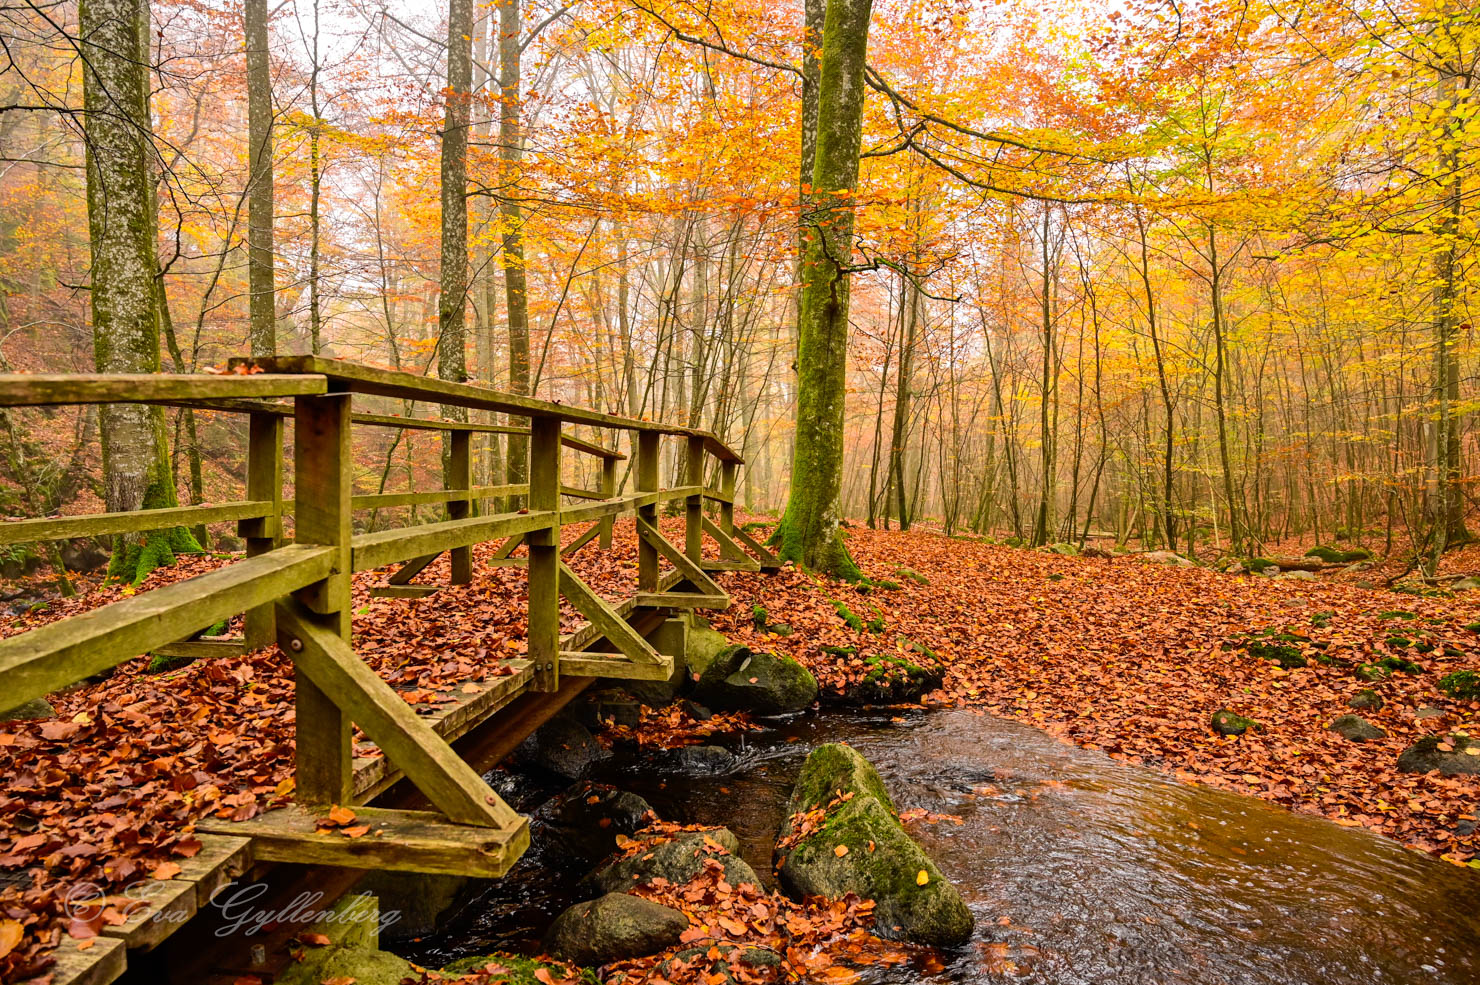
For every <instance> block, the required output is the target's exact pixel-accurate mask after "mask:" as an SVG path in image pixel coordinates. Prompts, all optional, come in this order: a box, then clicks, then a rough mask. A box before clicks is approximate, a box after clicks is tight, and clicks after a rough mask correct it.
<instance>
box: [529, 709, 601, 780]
mask: <svg viewBox="0 0 1480 985" xmlns="http://www.w3.org/2000/svg"><path fill="white" fill-rule="evenodd" d="M610 755H611V753H610V752H608V751H607V750H606V749H604V748H602V745H601V743H599V742H597V741H596V737H595V736H593V735H592V734H591V732H590V730H589V729H587V728H586V727H585V726H584V725H582V724H581V723H580V722H578V721H576V720H575V718H573V717H572V716H570V715H556V716H555V717H554V718H552V719H550V720H549V721H548V722H546V723H545V724H544V725H541V726H540V727H539V728H538V729H537V730H536V731H535V733H534V734H533V735H531V736H530V737H529V738H527V739H525V740H524V742H522V743H521V744H520V746H519V750H518V758H519V760H520V762H522V763H524V764H526V765H529V766H534V767H537V768H539V769H542V770H546V771H548V772H551V773H554V774H555V775H557V776H563V777H565V779H567V780H579V779H580V778H581V777H582V776H583V775H585V773H586V771H587V770H588V769H590V768H591V766H592V764H594V763H598V762H600V761H601V760H603V759H606V758H607V757H609V756H610Z"/></svg>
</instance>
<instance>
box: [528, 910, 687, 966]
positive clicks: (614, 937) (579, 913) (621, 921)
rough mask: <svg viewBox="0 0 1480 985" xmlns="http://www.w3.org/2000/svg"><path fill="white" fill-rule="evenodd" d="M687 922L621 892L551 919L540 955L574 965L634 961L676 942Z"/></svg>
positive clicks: (673, 912)
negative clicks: (542, 953) (545, 952)
mask: <svg viewBox="0 0 1480 985" xmlns="http://www.w3.org/2000/svg"><path fill="white" fill-rule="evenodd" d="M688 927H689V918H688V917H686V916H684V915H683V914H682V913H680V912H679V911H677V910H675V909H673V908H672V907H667V906H663V905H662V904H661V903H654V902H652V901H651V900H645V899H641V898H639V897H637V896H631V895H629V894H627V893H608V894H606V895H605V896H602V897H600V898H598V899H594V900H589V901H587V902H585V903H577V904H576V905H575V906H572V907H571V908H570V909H568V910H566V911H565V912H564V913H562V914H560V916H558V917H556V918H555V922H554V923H553V924H551V925H550V929H549V931H548V932H547V933H546V934H545V940H544V945H545V950H546V951H548V952H549V953H550V954H552V955H554V956H555V957H557V958H561V959H562V960H565V961H570V962H573V963H575V964H579V965H602V964H606V963H607V962H608V961H621V960H623V959H624V958H637V957H642V956H643V955H645V954H656V953H658V952H659V951H666V950H667V949H668V948H670V947H673V946H674V945H675V944H677V943H678V939H679V937H680V936H681V935H682V934H683V932H684V931H685V930H687V929H688Z"/></svg>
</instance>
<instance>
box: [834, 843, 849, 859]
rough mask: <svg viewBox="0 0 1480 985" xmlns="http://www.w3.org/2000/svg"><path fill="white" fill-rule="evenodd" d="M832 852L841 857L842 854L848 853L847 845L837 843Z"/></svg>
mask: <svg viewBox="0 0 1480 985" xmlns="http://www.w3.org/2000/svg"><path fill="white" fill-rule="evenodd" d="M833 854H834V855H836V856H837V857H838V858H842V857H843V856H844V855H847V854H848V846H847V845H839V846H838V847H837V848H834V849H833Z"/></svg>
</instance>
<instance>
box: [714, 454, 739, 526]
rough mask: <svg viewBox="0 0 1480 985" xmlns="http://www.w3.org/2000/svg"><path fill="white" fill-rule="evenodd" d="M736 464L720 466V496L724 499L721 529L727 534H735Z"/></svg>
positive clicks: (729, 463) (721, 502) (720, 514)
mask: <svg viewBox="0 0 1480 985" xmlns="http://www.w3.org/2000/svg"><path fill="white" fill-rule="evenodd" d="M737 471H738V469H737V468H736V466H735V463H734V462H720V464H719V494H720V495H721V496H723V497H724V499H722V500H720V504H719V528H720V529H721V530H723V531H724V532H725V533H727V534H730V535H732V536H733V535H734V533H735V473H736V472H737Z"/></svg>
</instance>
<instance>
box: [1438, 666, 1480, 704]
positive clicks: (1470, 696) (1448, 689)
mask: <svg viewBox="0 0 1480 985" xmlns="http://www.w3.org/2000/svg"><path fill="white" fill-rule="evenodd" d="M1439 690H1441V691H1443V692H1444V693H1445V694H1447V695H1449V696H1450V697H1451V698H1457V699H1459V700H1460V701H1475V700H1480V673H1476V672H1475V671H1473V670H1456V671H1455V672H1454V673H1452V674H1445V675H1444V676H1443V677H1441V678H1439Z"/></svg>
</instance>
